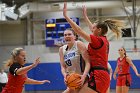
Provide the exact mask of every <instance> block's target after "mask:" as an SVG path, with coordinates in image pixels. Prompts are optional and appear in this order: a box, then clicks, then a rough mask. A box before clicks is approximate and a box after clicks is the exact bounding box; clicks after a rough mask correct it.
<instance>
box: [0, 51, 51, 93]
mask: <svg viewBox="0 0 140 93" xmlns="http://www.w3.org/2000/svg"><path fill="white" fill-rule="evenodd" d="M39 62H40V61H39V58H37V59H36V60H35V62H34V63H33V64H31V65H29V66H24V64H25V63H26V52H25V50H24V49H23V48H15V49H14V50H13V51H12V53H11V58H10V59H9V60H8V62H7V64H6V66H8V67H9V73H8V82H7V84H6V86H5V87H4V88H3V90H2V92H1V93H22V89H23V86H24V84H44V83H46V82H49V83H50V81H48V80H42V81H38V80H34V79H30V78H28V77H27V72H28V71H29V70H31V69H32V68H34V67H36V66H37V65H38V64H39Z"/></svg>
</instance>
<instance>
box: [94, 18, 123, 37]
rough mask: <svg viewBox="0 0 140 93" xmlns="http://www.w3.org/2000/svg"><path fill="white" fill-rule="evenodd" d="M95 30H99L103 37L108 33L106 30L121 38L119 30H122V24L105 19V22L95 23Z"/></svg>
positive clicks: (118, 21)
mask: <svg viewBox="0 0 140 93" xmlns="http://www.w3.org/2000/svg"><path fill="white" fill-rule="evenodd" d="M95 23H96V26H97V28H101V29H102V32H101V35H105V34H106V33H107V32H108V28H109V29H110V30H111V31H112V32H114V33H115V34H116V36H117V38H119V37H120V36H121V30H120V29H119V28H122V27H123V26H124V25H123V22H122V21H120V20H114V19H107V20H105V21H96V22H95Z"/></svg>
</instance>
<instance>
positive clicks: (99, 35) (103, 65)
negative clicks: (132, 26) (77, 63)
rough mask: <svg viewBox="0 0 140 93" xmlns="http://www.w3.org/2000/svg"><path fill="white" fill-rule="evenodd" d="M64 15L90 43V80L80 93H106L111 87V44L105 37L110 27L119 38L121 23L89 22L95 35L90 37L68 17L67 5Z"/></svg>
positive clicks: (106, 21)
mask: <svg viewBox="0 0 140 93" xmlns="http://www.w3.org/2000/svg"><path fill="white" fill-rule="evenodd" d="M63 15H64V17H65V18H66V20H67V21H68V22H69V24H70V25H71V27H72V28H73V30H74V31H75V32H76V33H77V34H78V35H80V36H81V37H83V38H84V39H85V40H86V41H88V42H89V45H88V52H89V56H90V64H91V68H90V73H89V76H90V78H89V81H88V83H86V84H85V85H84V86H83V87H82V88H81V90H80V91H79V93H106V91H107V89H108V87H109V85H110V77H109V73H108V70H107V62H108V52H109V42H108V40H107V38H106V36H105V35H106V33H107V31H108V27H109V28H110V29H111V30H112V31H113V32H115V33H116V35H117V36H118V37H119V33H120V30H118V28H117V27H118V26H119V25H120V24H118V23H121V22H120V21H118V20H105V21H103V22H97V23H94V24H92V23H91V22H90V21H89V24H90V26H91V28H92V30H91V31H92V33H93V34H91V35H89V34H88V33H86V32H85V31H83V30H82V29H81V28H80V26H78V25H77V24H76V23H75V22H74V21H73V20H72V19H70V17H68V16H67V4H66V3H64V8H63Z"/></svg>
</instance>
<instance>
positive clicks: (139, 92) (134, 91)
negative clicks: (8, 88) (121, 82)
mask: <svg viewBox="0 0 140 93" xmlns="http://www.w3.org/2000/svg"><path fill="white" fill-rule="evenodd" d="M23 93H62V91H32V92H31V91H30V92H23ZM110 93H115V89H111V91H110ZM129 93H140V89H130V91H129Z"/></svg>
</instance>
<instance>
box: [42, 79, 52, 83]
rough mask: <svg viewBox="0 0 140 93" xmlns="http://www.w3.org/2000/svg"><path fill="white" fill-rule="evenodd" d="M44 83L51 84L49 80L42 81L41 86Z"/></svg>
mask: <svg viewBox="0 0 140 93" xmlns="http://www.w3.org/2000/svg"><path fill="white" fill-rule="evenodd" d="M44 83H51V82H50V81H49V80H42V81H41V84H44Z"/></svg>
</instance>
